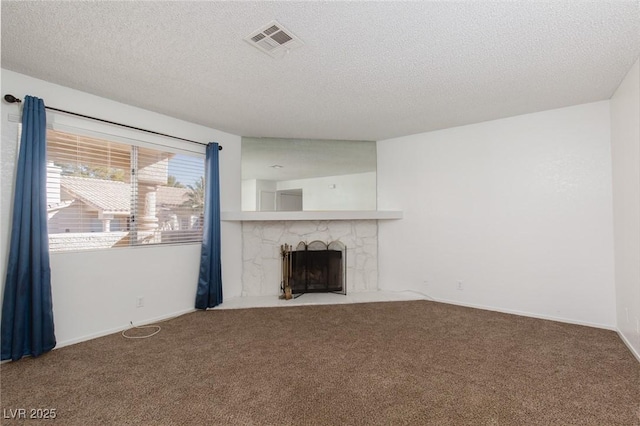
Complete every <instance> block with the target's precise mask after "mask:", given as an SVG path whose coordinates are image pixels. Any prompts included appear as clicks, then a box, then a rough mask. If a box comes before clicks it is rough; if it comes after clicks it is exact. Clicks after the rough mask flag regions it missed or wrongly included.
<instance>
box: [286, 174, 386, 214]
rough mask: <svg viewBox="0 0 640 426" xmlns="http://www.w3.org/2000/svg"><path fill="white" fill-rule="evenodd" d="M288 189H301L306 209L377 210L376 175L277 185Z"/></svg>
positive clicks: (313, 179)
mask: <svg viewBox="0 0 640 426" xmlns="http://www.w3.org/2000/svg"><path fill="white" fill-rule="evenodd" d="M334 185H335V187H334ZM285 189H302V209H303V210H308V211H315V210H375V209H376V173H375V172H370V173H356V174H352V175H341V176H328V177H322V178H311V179H297V180H288V181H281V182H278V190H285Z"/></svg>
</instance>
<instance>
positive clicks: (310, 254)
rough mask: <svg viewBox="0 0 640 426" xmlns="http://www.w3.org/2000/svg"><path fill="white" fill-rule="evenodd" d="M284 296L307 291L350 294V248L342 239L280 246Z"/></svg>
mask: <svg viewBox="0 0 640 426" xmlns="http://www.w3.org/2000/svg"><path fill="white" fill-rule="evenodd" d="M281 254H282V285H281V287H282V291H283V293H284V298H286V299H289V298H291V297H297V296H300V295H302V294H305V293H339V294H344V295H346V294H347V275H346V267H345V265H346V260H347V248H346V246H345V245H344V244H342V243H341V242H340V241H334V242H331V243H328V244H327V243H324V242H322V241H312V242H311V243H309V244H306V243H304V242H300V243H299V244H298V245H297V246H296V248H295V249H294V248H293V247H292V246H290V245H288V244H284V245H283V246H281Z"/></svg>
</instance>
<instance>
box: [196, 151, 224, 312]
mask: <svg viewBox="0 0 640 426" xmlns="http://www.w3.org/2000/svg"><path fill="white" fill-rule="evenodd" d="M218 152H219V151H218V144H217V143H213V142H212V143H210V144H208V145H207V158H206V164H205V182H206V187H205V193H204V232H203V234H202V252H201V255H200V276H199V277H198V290H197V292H196V309H207V308H213V307H214V306H217V305H219V304H220V303H222V267H221V261H220V173H219V162H218Z"/></svg>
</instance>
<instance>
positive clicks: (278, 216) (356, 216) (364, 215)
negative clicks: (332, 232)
mask: <svg viewBox="0 0 640 426" xmlns="http://www.w3.org/2000/svg"><path fill="white" fill-rule="evenodd" d="M385 219H402V211H399V210H365V211H361V210H357V211H355V210H332V211H295V212H249V211H235V212H231V211H226V212H220V220H222V221H227V222H250V221H253V222H255V221H292V220H385Z"/></svg>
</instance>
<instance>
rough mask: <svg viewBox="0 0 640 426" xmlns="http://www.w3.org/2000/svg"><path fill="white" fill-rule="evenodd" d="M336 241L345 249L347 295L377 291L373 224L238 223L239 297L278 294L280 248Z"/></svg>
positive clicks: (375, 247)
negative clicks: (240, 226) (239, 228)
mask: <svg viewBox="0 0 640 426" xmlns="http://www.w3.org/2000/svg"><path fill="white" fill-rule="evenodd" d="M314 240H320V241H323V242H325V243H326V242H331V241H340V242H342V243H343V244H344V245H345V246H346V247H347V263H346V267H347V283H346V285H347V293H351V292H358V291H376V290H378V222H377V220H369V219H363V220H293V221H287V220H283V221H273V220H271V221H243V222H242V296H274V297H275V296H277V295H278V294H280V280H281V278H282V277H281V275H282V274H281V259H280V246H281V245H282V244H285V243H286V244H290V245H293V246H294V247H295V246H297V245H298V243H299V242H300V241H304V242H307V243H308V242H311V241H314Z"/></svg>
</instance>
